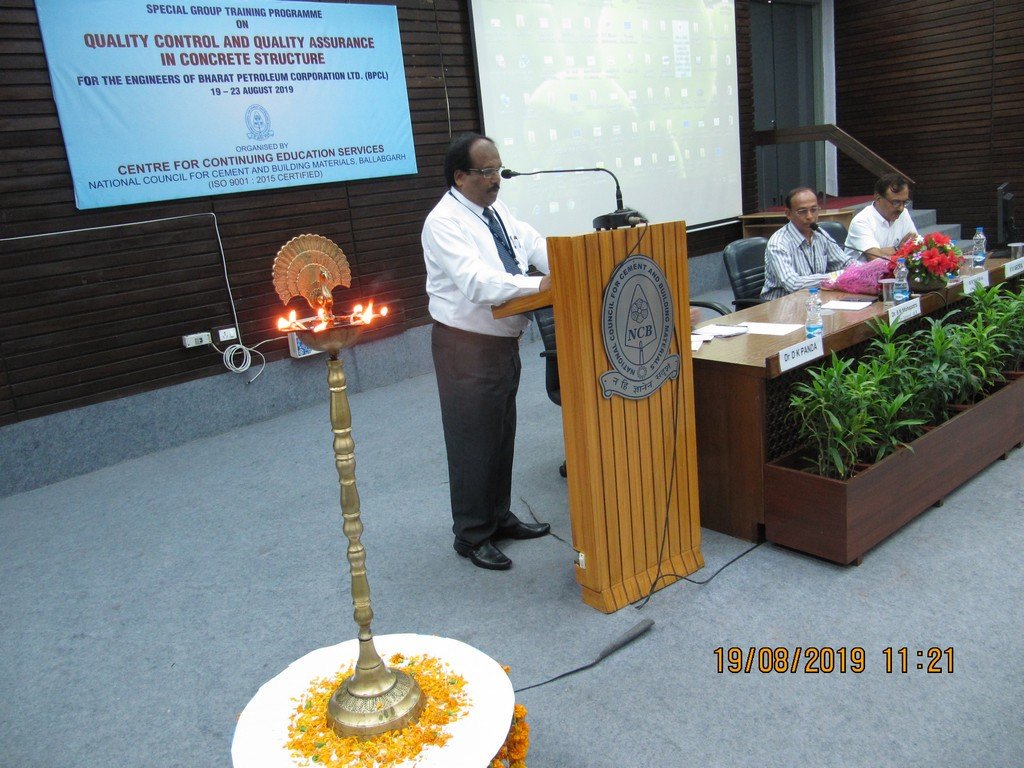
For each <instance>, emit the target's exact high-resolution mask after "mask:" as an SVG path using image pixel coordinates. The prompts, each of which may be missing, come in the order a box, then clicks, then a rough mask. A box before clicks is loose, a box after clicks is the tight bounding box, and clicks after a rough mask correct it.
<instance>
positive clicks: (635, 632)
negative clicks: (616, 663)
mask: <svg viewBox="0 0 1024 768" xmlns="http://www.w3.org/2000/svg"><path fill="white" fill-rule="evenodd" d="M653 626H654V619H644V620H643V621H640V622H638V623H637V624H635V625H633V626H632V627H631V628H630V629H629V630H628V631H627V632H626V633H625V634H624V635H623V636H622V637H620V638H619V639H618V640H615V641H614V642H612V643H610V644H609V645H607V646H606V647H605V648H604V650H603V651H601V652H600V653H599V654H598V655H597V658H596V659H594V660H593V661H592V662H590V663H589V664H584V665H583V666H582V667H576V669H570V670H569V671H568V672H563V673H562V674H560V675H555V676H554V677H552V678H550V679H548V680H544V681H543V682H540V683H534V684H533V685H525V686H523V687H522V688H516V689H515V691H514V693H522V692H523V691H529V690H530V689H532V688H540V687H541V686H542V685H547V684H548V683H553V682H555V680H561V679H562V678H563V677H569V675H575V674H576V673H577V672H582V671H583V670H585V669H590V668H591V667H595V666H597V665H598V664H600V663H601V662H602V661H604V660H605V659H606V658H608V657H609V656H611V655H612V654H613V653H615V652H616V651H617V650H619V648H623V647H624V646H627V645H629V644H630V643H632V642H633V641H634V640H636V639H637V638H638V637H640V635H642V634H644V633H645V632H646V631H647V630H649V629H650V628H651V627H653Z"/></svg>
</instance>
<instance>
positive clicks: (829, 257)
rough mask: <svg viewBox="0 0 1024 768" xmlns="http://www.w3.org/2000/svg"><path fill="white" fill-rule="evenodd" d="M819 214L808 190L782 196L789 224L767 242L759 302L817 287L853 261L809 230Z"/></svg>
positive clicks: (840, 248) (830, 239)
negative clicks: (835, 271) (784, 197)
mask: <svg viewBox="0 0 1024 768" xmlns="http://www.w3.org/2000/svg"><path fill="white" fill-rule="evenodd" d="M819 210H820V209H819V208H818V197H817V195H815V194H814V190H812V189H808V188H807V187H798V188H797V189H794V190H792V191H791V192H790V193H789V194H788V195H786V218H787V219H789V223H788V224H786V226H784V227H783V228H782V229H780V230H779V231H778V232H776V233H775V234H774V235H772V236H771V237H770V238H769V239H768V247H767V249H766V250H765V254H764V287H763V288H762V289H761V298H762V299H766V300H769V301H770V300H772V299H778V298H780V297H782V296H785V295H786V294H788V293H793V292H795V291H799V290H800V289H801V288H809V287H810V286H812V285H818V284H819V283H820V282H821V281H822V280H824V279H825V277H826V276H827V275H828V273H829V272H831V271H833V270H836V269H840V268H841V267H845V266H846V265H847V264H849V263H850V262H851V261H854V260H855V259H856V257H853V256H848V255H847V254H846V252H845V251H844V250H843V248H842V246H841V245H839V244H838V243H836V242H835V241H834V240H833V239H832V238H830V237H829V236H828V235H826V234H825V233H824V232H816V231H815V230H814V228H812V226H811V225H816V224H817V223H818V212H819Z"/></svg>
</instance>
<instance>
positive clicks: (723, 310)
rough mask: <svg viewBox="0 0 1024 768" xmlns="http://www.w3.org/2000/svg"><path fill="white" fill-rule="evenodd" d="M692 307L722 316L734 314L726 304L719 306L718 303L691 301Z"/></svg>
mask: <svg viewBox="0 0 1024 768" xmlns="http://www.w3.org/2000/svg"><path fill="white" fill-rule="evenodd" d="M690 306H691V307H703V308H704V309H710V310H712V311H713V312H717V313H718V314H720V315H729V314H732V312H733V310H731V309H729V308H728V307H727V306H725V305H724V304H719V303H718V302H717V301H691V302H690Z"/></svg>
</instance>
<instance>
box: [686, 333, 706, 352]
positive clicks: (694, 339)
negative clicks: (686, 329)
mask: <svg viewBox="0 0 1024 768" xmlns="http://www.w3.org/2000/svg"><path fill="white" fill-rule="evenodd" d="M705 341H711V339H710V338H708V337H707V336H691V337H690V351H691V352H696V351H697V350H698V349H700V345H701V344H703V343H704V342H705Z"/></svg>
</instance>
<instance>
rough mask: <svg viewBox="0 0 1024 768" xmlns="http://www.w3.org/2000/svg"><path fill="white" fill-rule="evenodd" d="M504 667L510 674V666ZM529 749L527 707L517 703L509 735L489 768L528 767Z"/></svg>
mask: <svg viewBox="0 0 1024 768" xmlns="http://www.w3.org/2000/svg"><path fill="white" fill-rule="evenodd" d="M503 669H504V670H505V674H508V672H509V668H508V667H503ZM529 751H530V724H529V723H527V722H526V707H524V706H523V705H522V704H516V705H515V707H513V708H512V726H511V727H510V728H509V729H508V736H507V737H506V738H505V743H504V744H502V745H501V749H499V750H498V754H496V755H495V756H494V759H493V760H491V764H490V767H489V768H526V753H527V752H529Z"/></svg>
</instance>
